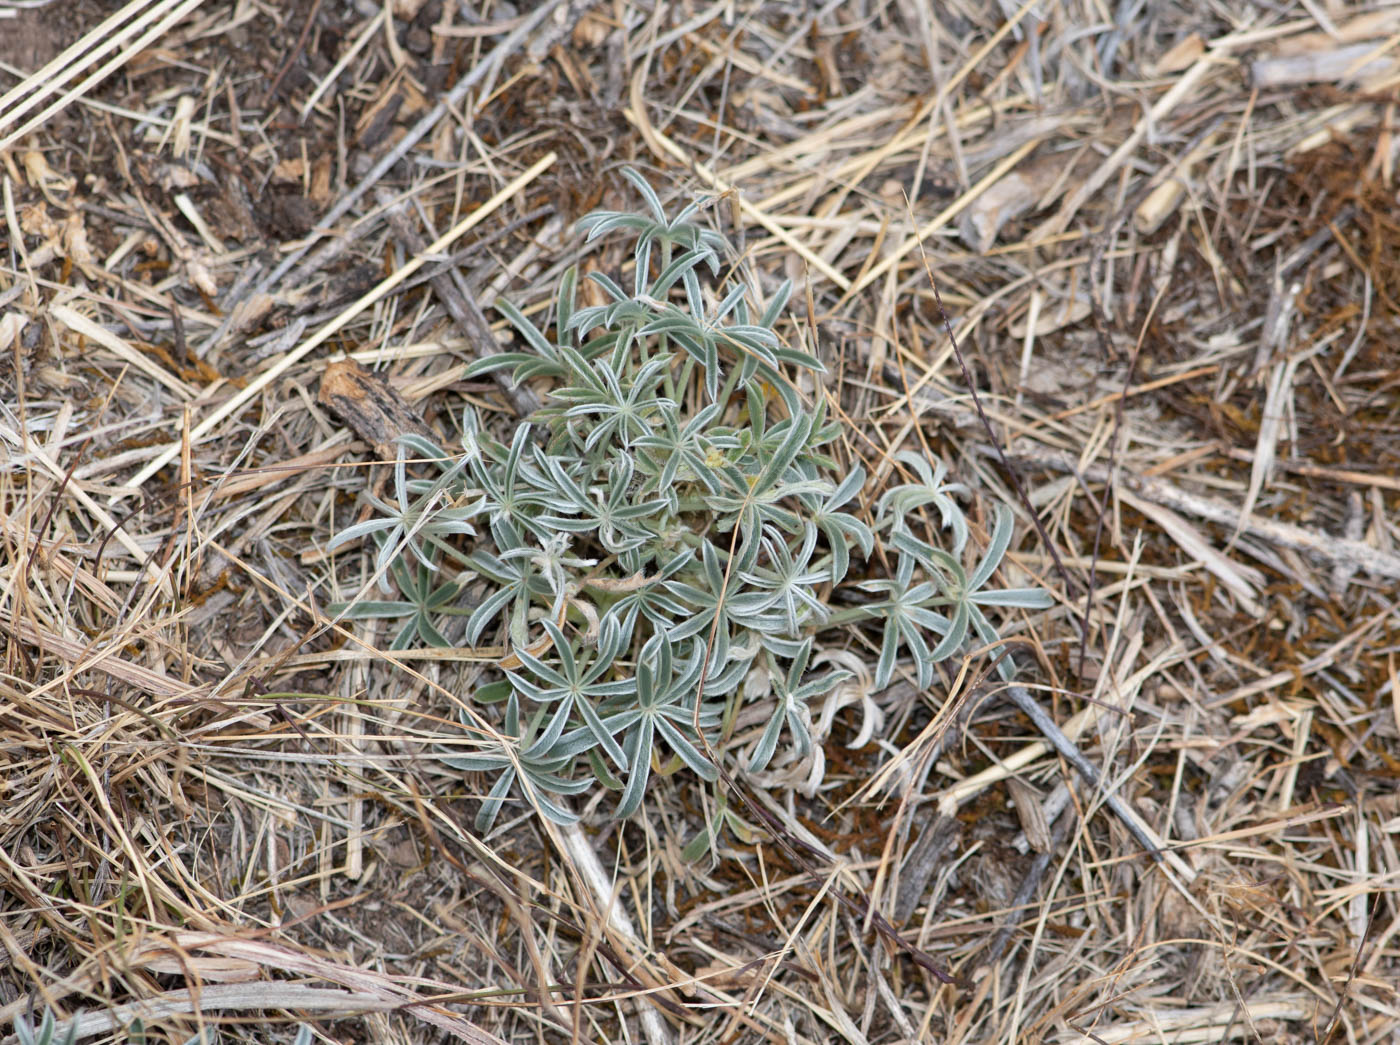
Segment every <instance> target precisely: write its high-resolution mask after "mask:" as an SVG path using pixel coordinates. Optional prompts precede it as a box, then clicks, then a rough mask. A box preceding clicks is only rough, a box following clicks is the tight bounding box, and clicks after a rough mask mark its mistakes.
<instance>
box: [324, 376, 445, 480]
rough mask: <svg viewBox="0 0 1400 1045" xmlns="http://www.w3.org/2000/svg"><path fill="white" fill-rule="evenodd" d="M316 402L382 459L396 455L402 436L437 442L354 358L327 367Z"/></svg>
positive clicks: (386, 385) (385, 384)
mask: <svg viewBox="0 0 1400 1045" xmlns="http://www.w3.org/2000/svg"><path fill="white" fill-rule="evenodd" d="M316 401H317V402H318V403H320V404H322V405H323V406H328V407H330V408H331V409H332V410H334V411H335V412H336V413H337V414H339V415H340V418H341V420H343V421H345V422H346V423H347V424H348V425H349V426H350V427H351V428H353V429H354V430H355V434H356V435H358V436H359V437H360V438H361V439H363V440H364V441H365V442H367V443H369V444H370V445H371V446H373V447H374V449H375V452H376V453H377V454H379V455H380V456H381V457H383V458H390V459H392V458H393V457H394V456H396V455H397V453H398V450H399V446H398V440H399V438H400V437H401V436H405V435H420V436H422V437H423V438H424V439H427V440H428V441H429V442H433V443H436V442H437V437H436V436H434V435H433V433H432V432H430V431H429V430H428V426H427V425H425V424H424V423H423V419H422V418H421V417H420V416H419V414H418V413H417V411H415V410H414V409H413V408H412V407H411V406H409V405H408V404H407V403H406V402H404V398H403V396H401V395H400V394H399V393H398V391H397V390H395V388H394V387H393V386H392V385H390V384H389V382H388V381H386V380H385V379H384V378H383V377H381V376H380V375H378V374H376V373H373V372H372V371H370V370H366V369H365V368H364V367H362V366H360V364H359V363H357V362H355V361H354V360H353V359H338V360H336V361H335V362H333V363H329V364H327V366H326V369H325V371H324V372H323V373H322V374H321V389H320V391H319V392H318V393H317V395H316Z"/></svg>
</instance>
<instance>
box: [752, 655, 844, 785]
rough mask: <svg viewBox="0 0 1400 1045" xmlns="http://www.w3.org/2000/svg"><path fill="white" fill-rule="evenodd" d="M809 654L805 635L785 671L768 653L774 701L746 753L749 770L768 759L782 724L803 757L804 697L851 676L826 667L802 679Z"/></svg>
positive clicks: (807, 732)
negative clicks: (755, 741)
mask: <svg viewBox="0 0 1400 1045" xmlns="http://www.w3.org/2000/svg"><path fill="white" fill-rule="evenodd" d="M811 656H812V640H811V639H810V638H808V639H807V640H806V641H805V642H803V643H802V644H801V645H799V646H798V648H797V649H796V650H795V651H793V654H792V661H791V663H790V664H789V665H788V668H787V671H786V672H779V671H778V670H777V668H778V665H777V662H776V661H775V660H774V659H773V658H772V657H769V672H770V674H771V676H772V681H773V696H774V698H775V702H774V707H773V713H772V715H771V716H770V717H769V719H768V725H767V726H766V727H765V728H764V730H763V735H762V736H761V737H760V738H759V740H758V743H757V744H756V745H754V750H753V754H752V755H750V756H749V772H750V773H757V772H761V771H762V770H763V769H765V768H766V767H767V765H768V763H769V761H771V760H772V758H773V752H774V751H776V750H777V747H778V739H779V737H780V736H781V734H782V729H783V726H784V725H786V726H787V728H788V732H789V733H791V734H792V738H793V741H794V742H795V743H796V744H797V757H798V758H799V759H801V758H806V757H807V755H808V753H809V752H810V751H811V750H812V729H811V713H810V711H809V710H808V707H807V704H808V701H810V700H812V699H813V698H814V697H819V696H821V695H822V694H823V693H828V692H830V691H831V690H832V689H834V688H835V687H836V686H838V685H840V684H841V683H842V682H844V681H845V680H846V679H848V678H850V677H851V673H850V672H849V671H845V670H841V671H829V672H827V673H826V674H825V675H819V676H817V677H816V678H813V679H808V680H806V681H805V682H804V681H803V679H802V677H803V675H805V674H806V673H807V663H808V661H809V660H810V659H811Z"/></svg>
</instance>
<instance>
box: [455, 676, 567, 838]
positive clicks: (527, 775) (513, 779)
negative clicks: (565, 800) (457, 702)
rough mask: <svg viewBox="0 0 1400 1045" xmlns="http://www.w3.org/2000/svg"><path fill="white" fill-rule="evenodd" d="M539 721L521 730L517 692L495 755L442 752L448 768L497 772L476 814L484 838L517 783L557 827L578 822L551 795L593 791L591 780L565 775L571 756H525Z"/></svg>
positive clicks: (464, 720) (461, 712)
mask: <svg viewBox="0 0 1400 1045" xmlns="http://www.w3.org/2000/svg"><path fill="white" fill-rule="evenodd" d="M458 717H459V718H460V719H461V720H462V725H463V726H465V727H467V728H468V729H472V728H473V727H472V723H471V721H470V720H469V719H468V717H467V714H466V712H465V710H459V711H458ZM538 723H539V716H535V718H534V719H533V720H532V721H531V722H529V723H528V724H527V725H526V728H525V729H524V731H522V730H521V721H520V703H519V701H518V699H517V698H516V696H515V694H514V693H512V694H511V695H510V697H509V698H508V699H507V701H506V713H505V721H504V723H503V724H502V734H503V736H504V738H505V740H504V743H503V744H502V745H500V746H499V747H498V748H497V750H495V751H487V752H483V753H480V754H470V755H456V754H451V753H449V752H440V753H439V754H438V755H437V758H438V760H439V761H440V762H442V763H444V764H445V765H448V766H451V767H452V768H453V769H458V770H461V771H463V772H467V773H495V774H497V776H496V782H495V784H493V785H492V787H491V790H490V791H489V792H488V793H487V795H486V797H485V798H484V799H483V800H482V803H481V809H480V810H479V811H478V812H477V815H476V825H475V826H476V829H477V830H478V831H479V832H481V833H482V834H485V833H487V832H488V831H490V830H491V828H492V826H493V825H494V824H495V822H496V817H497V816H498V815H499V814H500V811H501V808H502V806H504V805H505V803H506V799H507V797H508V796H509V795H510V792H511V790H512V788H513V787H515V785H517V783H518V784H519V790H521V791H522V792H523V793H524V796H525V798H526V800H527V801H530V802H532V803H533V804H534V805H535V807H536V808H537V809H539V811H540V812H541V813H542V814H543V815H544V816H545V817H547V818H548V819H550V820H552V821H554V822H555V823H556V824H565V825H567V824H572V823H575V822H576V821H577V820H578V817H577V816H575V815H574V814H573V813H572V812H570V811H569V810H568V809H567V808H566V807H565V806H563V805H560V804H559V803H557V802H555V801H553V799H552V798H551V797H550V796H551V795H577V794H582V793H583V792H584V791H587V790H588V789H589V788H590V787H592V786H593V782H592V781H590V780H587V779H570V778H568V777H565V776H562V775H561V774H562V773H565V772H567V771H568V769H569V767H570V765H571V764H572V763H573V758H571V757H569V756H568V755H562V756H561V755H556V754H554V753H553V752H546V753H545V754H542V755H530V754H526V753H525V751H526V749H527V748H529V747H531V746H533V742H534V735H535V732H536V729H537V727H538Z"/></svg>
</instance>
